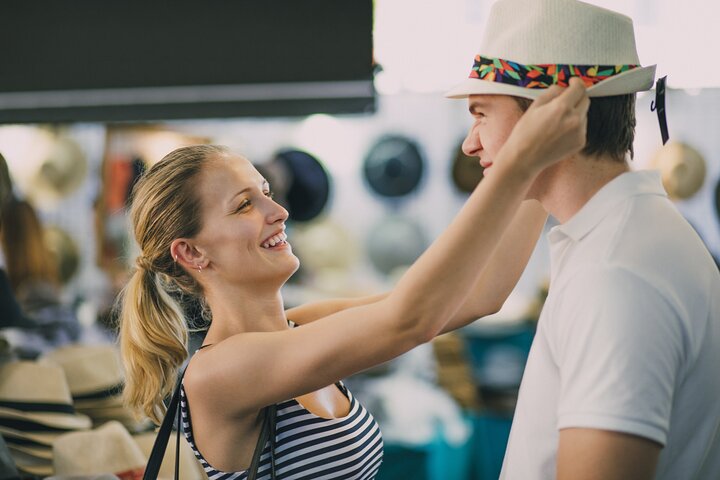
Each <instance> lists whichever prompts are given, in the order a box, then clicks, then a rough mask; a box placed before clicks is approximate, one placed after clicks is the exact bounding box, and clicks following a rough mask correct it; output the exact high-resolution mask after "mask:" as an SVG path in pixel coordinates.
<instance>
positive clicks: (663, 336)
mask: <svg viewBox="0 0 720 480" xmlns="http://www.w3.org/2000/svg"><path fill="white" fill-rule="evenodd" d="M555 314H556V315H557V317H556V318H558V320H559V322H558V325H557V326H558V329H557V336H556V339H557V343H556V354H557V356H556V359H557V362H558V367H559V370H560V399H559V402H558V429H563V428H570V427H575V428H596V429H603V430H612V431H619V432H624V433H629V434H634V435H638V436H641V437H643V438H647V439H650V440H653V441H655V442H657V443H659V444H661V445H663V446H664V445H665V442H666V439H667V432H668V428H669V424H670V414H671V410H672V403H673V392H674V389H675V385H676V382H677V381H678V377H679V375H680V372H681V370H682V366H683V364H684V362H685V356H686V355H685V351H686V347H685V345H686V340H685V339H686V338H687V336H686V335H685V332H684V330H683V323H682V322H681V320H680V318H679V316H678V315H677V313H676V312H675V311H674V309H673V308H672V307H671V306H670V303H669V302H668V301H667V299H665V298H664V297H663V295H662V294H661V293H660V292H659V291H658V290H657V289H655V288H654V287H653V286H652V285H650V284H649V283H648V282H647V281H645V280H643V279H641V278H639V277H637V276H635V275H634V274H633V273H632V272H628V271H626V270H622V269H617V268H615V269H613V268H607V267H605V268H593V269H591V270H588V271H584V272H581V273H579V274H578V275H576V276H575V277H574V278H573V280H572V283H571V285H569V286H568V288H567V289H566V290H565V297H564V298H563V299H562V301H561V303H560V304H559V308H558V310H557V311H556V313H555Z"/></svg>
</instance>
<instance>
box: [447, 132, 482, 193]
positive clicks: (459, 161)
mask: <svg viewBox="0 0 720 480" xmlns="http://www.w3.org/2000/svg"><path fill="white" fill-rule="evenodd" d="M484 173H485V168H483V166H482V165H480V160H479V159H478V158H477V157H469V156H467V155H465V152H463V149H462V142H461V143H460V145H458V147H457V150H456V151H455V158H454V159H453V163H452V181H453V184H454V185H455V187H457V189H458V190H460V191H461V192H463V193H472V191H473V190H475V187H477V185H478V183H480V181H481V180H482V179H483V174H484Z"/></svg>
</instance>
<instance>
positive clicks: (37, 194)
mask: <svg viewBox="0 0 720 480" xmlns="http://www.w3.org/2000/svg"><path fill="white" fill-rule="evenodd" d="M86 174H87V160H86V159H85V154H84V153H83V151H82V149H81V148H80V146H79V145H78V144H77V142H75V141H74V140H73V139H71V138H69V137H67V136H64V135H59V136H56V137H55V138H53V140H52V142H51V143H50V148H49V149H48V151H47V152H46V154H45V156H44V158H43V159H42V160H41V161H40V162H39V163H38V164H37V166H36V169H35V171H34V172H33V174H32V176H31V177H30V178H29V183H28V185H27V188H28V195H29V196H30V197H31V198H33V200H36V201H38V202H41V203H50V204H52V203H53V202H56V201H58V200H60V199H62V198H65V197H67V196H68V195H70V194H71V193H73V192H74V191H75V190H76V189H77V188H78V187H79V186H80V185H81V184H82V183H83V181H84V180H85V176H86Z"/></svg>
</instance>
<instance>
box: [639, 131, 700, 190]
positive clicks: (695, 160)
mask: <svg viewBox="0 0 720 480" xmlns="http://www.w3.org/2000/svg"><path fill="white" fill-rule="evenodd" d="M651 165H652V167H653V168H657V169H658V170H660V174H661V175H662V182H663V186H664V187H665V191H667V193H668V196H669V197H670V198H672V199H675V200H677V199H681V200H684V199H686V198H690V197H692V196H693V195H695V194H696V193H697V192H698V190H700V188H702V186H703V183H704V182H705V170H706V169H705V159H704V158H703V157H702V155H700V152H698V151H697V150H695V149H694V148H693V147H691V146H690V145H687V144H685V143H681V142H671V143H668V144H666V145H664V146H663V147H661V148H660V149H658V151H657V152H656V153H655V156H654V157H653V158H652V161H651Z"/></svg>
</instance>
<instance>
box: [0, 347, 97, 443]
mask: <svg viewBox="0 0 720 480" xmlns="http://www.w3.org/2000/svg"><path fill="white" fill-rule="evenodd" d="M14 421H24V422H33V423H35V424H37V427H36V428H33V429H29V428H28V429H27V430H39V431H42V430H44V429H45V428H43V427H50V428H57V429H65V430H82V429H87V428H90V425H91V421H90V418H89V417H87V416H86V415H82V414H79V413H75V409H74V408H73V404H72V397H71V396H70V390H69V389H68V385H67V381H66V380H65V373H64V372H63V370H62V369H61V368H60V367H58V366H56V365H50V364H42V363H39V362H25V361H22V362H12V363H7V364H3V365H0V424H5V425H8V424H11V423H12V424H14ZM24 430H25V429H24Z"/></svg>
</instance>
